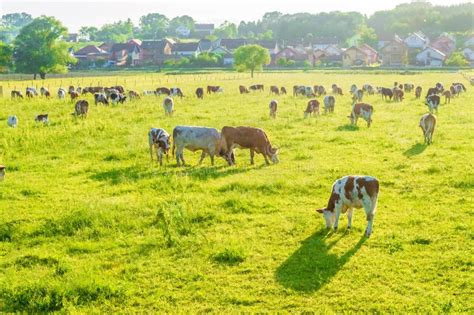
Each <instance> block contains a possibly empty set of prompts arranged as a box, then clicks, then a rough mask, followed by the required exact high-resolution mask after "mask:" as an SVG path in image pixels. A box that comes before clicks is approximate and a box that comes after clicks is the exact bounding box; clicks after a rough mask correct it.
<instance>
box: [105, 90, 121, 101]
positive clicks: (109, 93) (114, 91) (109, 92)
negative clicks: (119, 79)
mask: <svg viewBox="0 0 474 315" xmlns="http://www.w3.org/2000/svg"><path fill="white" fill-rule="evenodd" d="M104 92H105V95H106V96H107V99H110V95H112V93H114V94H119V93H120V92H119V90H117V89H115V88H105V89H104Z"/></svg>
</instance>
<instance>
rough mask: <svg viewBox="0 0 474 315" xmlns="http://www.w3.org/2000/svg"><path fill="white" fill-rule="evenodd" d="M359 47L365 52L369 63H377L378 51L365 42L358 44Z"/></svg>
mask: <svg viewBox="0 0 474 315" xmlns="http://www.w3.org/2000/svg"><path fill="white" fill-rule="evenodd" d="M359 49H360V50H362V51H364V52H365V53H366V54H367V57H368V58H369V65H371V64H374V63H377V61H378V57H379V53H378V52H377V51H376V50H375V49H374V48H372V47H370V46H369V45H367V44H362V45H360V47H359Z"/></svg>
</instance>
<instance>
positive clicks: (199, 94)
mask: <svg viewBox="0 0 474 315" xmlns="http://www.w3.org/2000/svg"><path fill="white" fill-rule="evenodd" d="M196 97H197V98H199V99H203V98H204V89H203V88H202V87H200V88H197V89H196Z"/></svg>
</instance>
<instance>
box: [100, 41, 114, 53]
mask: <svg viewBox="0 0 474 315" xmlns="http://www.w3.org/2000/svg"><path fill="white" fill-rule="evenodd" d="M112 45H113V44H112V43H105V42H104V43H102V44H100V46H99V48H100V49H102V50H104V51H106V52H110V49H111V48H112Z"/></svg>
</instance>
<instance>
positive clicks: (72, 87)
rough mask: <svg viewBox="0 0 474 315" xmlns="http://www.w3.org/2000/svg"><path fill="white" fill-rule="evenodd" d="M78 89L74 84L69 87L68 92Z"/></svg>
mask: <svg viewBox="0 0 474 315" xmlns="http://www.w3.org/2000/svg"><path fill="white" fill-rule="evenodd" d="M75 90H76V89H75V88H74V86H73V85H70V86H69V88H68V89H67V91H68V93H71V92H74V91H75Z"/></svg>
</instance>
